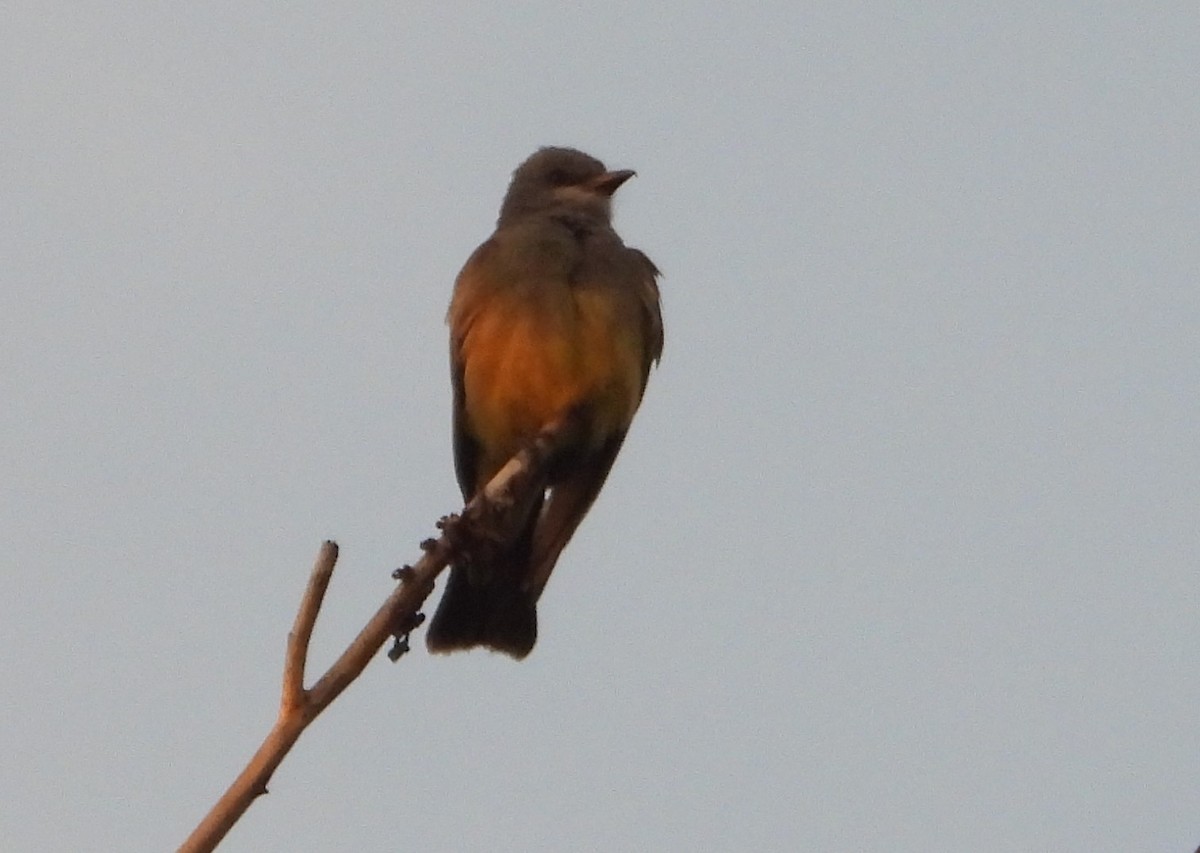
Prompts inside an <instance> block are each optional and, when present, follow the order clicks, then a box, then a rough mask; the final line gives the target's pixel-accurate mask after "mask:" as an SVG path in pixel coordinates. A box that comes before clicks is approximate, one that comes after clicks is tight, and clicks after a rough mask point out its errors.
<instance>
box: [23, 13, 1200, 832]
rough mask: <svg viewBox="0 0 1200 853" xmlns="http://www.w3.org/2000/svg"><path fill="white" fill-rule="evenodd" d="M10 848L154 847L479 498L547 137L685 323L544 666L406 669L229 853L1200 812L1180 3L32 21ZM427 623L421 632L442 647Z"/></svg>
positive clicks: (1197, 422) (553, 614)
mask: <svg viewBox="0 0 1200 853" xmlns="http://www.w3.org/2000/svg"><path fill="white" fill-rule="evenodd" d="M0 55H2V56H3V60H2V62H0V74H2V75H3V85H2V86H0V120H2V126H3V130H2V131H0V285H2V287H0V534H2V535H3V542H4V547H3V552H2V556H0V570H2V573H3V574H2V578H3V582H4V587H5V589H4V594H3V595H2V596H0V648H2V649H3V653H2V654H0V683H2V684H3V685H4V687H3V693H2V696H0V755H2V756H3V758H2V759H0V800H2V801H3V803H4V806H3V808H0V849H3V850H5V851H64V852H65V853H71V852H72V851H80V850H89V851H90V850H95V851H110V850H111V851H159V850H169V849H174V847H175V846H177V845H178V844H179V843H180V842H181V841H182V840H183V839H184V838H185V837H186V835H187V834H188V832H189V831H190V830H191V828H192V827H193V826H194V825H195V823H196V822H197V821H198V820H199V819H200V818H201V817H202V815H203V814H204V813H205V811H206V810H207V809H208V808H209V806H210V805H211V804H212V802H213V801H214V800H215V799H216V797H217V796H218V795H219V794H220V793H221V791H222V790H224V788H225V786H226V785H227V784H228V783H229V782H230V781H231V780H232V779H233V777H234V775H235V774H236V773H237V772H238V770H240V768H241V767H242V765H243V764H244V762H245V761H246V760H247V759H248V758H249V756H250V755H251V753H252V752H253V750H254V749H255V748H256V747H257V745H258V743H259V741H260V739H261V737H262V736H263V735H264V734H265V732H266V731H267V729H268V727H269V726H270V724H271V722H272V720H273V719H274V716H275V710H276V704H277V701H278V691H279V686H278V682H279V676H280V667H281V663H282V655H283V649H284V641H285V636H286V633H287V630H288V628H289V626H290V624H291V620H292V618H293V616H294V613H295V607H296V604H297V603H298V601H299V597H300V593H301V591H302V588H303V585H304V582H305V580H306V577H307V573H308V571H309V568H310V566H311V564H312V560H313V558H314V556H315V555H316V552H317V549H318V546H319V543H320V541H321V540H322V539H324V538H327V537H328V538H334V539H336V540H337V541H338V542H339V544H340V545H341V548H342V558H341V561H340V563H339V567H338V572H337V574H336V576H335V578H334V581H333V585H332V588H331V589H330V592H329V597H328V600H327V602H326V605H325V609H324V611H323V613H322V615H321V620H320V623H319V624H318V627H317V632H316V635H315V638H314V644H313V650H312V656H313V662H312V667H313V668H314V669H316V668H320V667H324V666H325V665H327V664H328V663H329V662H330V661H331V660H332V659H333V658H334V657H335V656H336V654H337V653H338V652H340V650H341V649H342V648H343V647H344V646H345V644H346V643H347V642H349V640H350V639H351V638H352V636H353V635H354V633H355V632H356V631H357V630H358V629H359V627H361V625H362V624H363V623H364V622H365V621H366V619H367V618H368V617H369V615H370V614H371V613H372V612H374V610H375V608H376V607H377V605H378V604H379V603H380V602H381V601H382V600H383V598H384V597H385V596H386V595H387V593H388V592H389V590H390V589H391V587H392V582H391V580H390V579H389V574H390V572H391V570H392V569H393V568H395V567H396V566H397V565H400V564H401V563H404V562H407V561H411V560H413V559H415V558H416V557H417V556H418V555H419V551H418V547H417V545H418V543H419V541H420V540H421V539H422V538H424V537H426V536H428V535H430V534H431V533H432V532H433V524H434V521H435V520H436V519H437V518H438V516H440V515H441V514H443V513H445V512H447V511H450V510H453V509H456V508H457V507H458V492H457V488H456V485H455V481H454V475H453V465H452V460H451V450H450V429H449V414H450V390H449V378H448V370H447V354H446V350H447V345H446V329H445V326H444V324H443V318H444V313H445V308H446V304H447V301H448V299H449V294H450V287H451V284H452V282H453V279H454V276H455V274H456V273H457V271H458V269H459V267H460V266H461V264H462V262H463V261H464V260H465V259H466V257H467V255H468V254H469V253H470V252H471V250H472V249H473V248H474V247H475V246H476V245H477V244H478V243H479V242H480V241H482V240H483V239H484V238H486V237H487V235H488V234H489V233H490V232H491V229H492V227H493V223H494V220H495V216H496V211H497V208H498V205H499V202H500V198H501V195H502V194H503V192H504V189H505V187H506V185H507V182H508V178H509V175H510V173H511V171H512V169H513V168H514V167H515V166H516V165H517V163H519V162H520V161H521V160H522V159H523V158H524V157H526V156H527V155H528V154H529V153H531V152H532V151H533V150H534V149H535V148H536V147H537V146H539V145H543V144H559V145H572V146H577V147H580V148H582V149H584V150H586V151H588V152H589V153H591V154H594V155H596V156H598V157H600V158H601V159H603V160H604V161H605V162H606V163H607V164H608V165H609V166H610V167H612V168H634V169H637V170H638V177H637V178H636V179H635V180H633V181H631V182H629V183H628V184H626V185H625V186H624V187H622V189H621V190H620V192H619V193H618V195H617V212H616V223H617V227H618V229H619V230H620V232H621V234H622V235H623V236H624V238H625V240H626V242H628V243H630V244H631V245H635V246H638V247H640V248H642V249H643V250H645V251H646V252H647V253H648V254H649V255H650V256H651V257H652V258H653V259H654V260H655V262H656V263H657V264H658V265H659V266H660V267H661V268H662V270H663V272H664V277H663V279H662V282H661V284H662V291H663V305H664V315H665V320H666V350H665V353H664V357H663V361H662V366H661V368H660V369H659V370H658V371H657V372H655V373H654V374H653V375H652V376H651V379H650V383H649V387H648V389H647V393H646V398H645V402H644V405H643V407H642V410H641V412H640V413H639V416H638V418H637V419H636V421H635V423H634V426H633V429H632V431H631V433H630V435H629V438H628V440H627V442H626V446H625V449H624V451H623V453H622V456H621V458H620V459H619V460H618V462H617V465H616V467H615V468H614V470H613V473H612V475H611V476H610V478H609V482H608V485H607V486H606V488H605V490H604V492H603V494H602V495H601V497H600V500H599V502H598V503H597V505H596V507H595V508H594V510H593V511H592V513H591V514H590V516H589V517H588V519H587V521H586V522H585V523H584V525H583V527H582V528H581V530H580V532H579V533H578V535H577V536H576V537H575V540H574V541H573V542H572V543H571V545H570V547H569V548H568V549H567V551H566V552H565V554H564V556H563V558H562V560H561V561H560V563H559V567H558V569H557V571H556V573H555V575H554V578H553V581H552V582H551V584H550V587H549V588H548V590H547V593H546V595H545V597H544V598H543V603H542V605H541V607H540V622H541V639H540V641H539V644H538V646H537V648H536V650H535V651H534V653H533V654H532V656H531V657H530V658H529V659H528V660H526V661H525V662H523V663H520V664H517V663H514V662H512V661H510V660H508V659H507V658H503V657H499V656H493V655H489V654H487V653H484V652H477V653H472V654H469V655H458V656H453V657H446V658H437V659H433V658H430V657H428V656H427V655H426V654H425V652H424V648H423V642H421V643H420V644H419V645H418V648H417V650H416V651H414V653H413V654H411V655H409V656H408V657H407V658H405V659H404V660H403V661H402V662H401V663H399V664H397V665H391V664H389V663H388V662H387V661H386V659H385V658H383V657H382V656H380V659H379V660H377V661H376V662H374V663H372V665H371V666H370V667H369V668H368V669H367V671H366V672H365V674H364V675H363V677H362V678H361V679H360V680H359V681H358V682H356V683H355V684H354V685H353V686H352V687H351V688H350V689H349V690H348V692H347V693H346V694H344V695H343V696H342V697H341V699H339V700H338V701H337V702H336V703H335V704H334V705H333V706H332V707H331V708H330V709H329V710H328V711H327V712H326V714H325V715H324V716H323V717H322V718H320V719H319V720H318V721H317V723H316V724H315V725H313V726H312V728H310V729H309V730H308V732H307V733H306V734H305V735H304V737H303V738H302V739H301V741H300V742H299V744H298V745H297V747H296V748H295V750H294V751H293V752H292V754H291V755H290V756H289V757H288V758H287V760H286V761H285V762H284V764H283V766H282V767H281V769H280V770H279V772H278V773H277V774H276V776H275V778H274V780H273V783H272V785H271V795H270V796H269V797H267V798H265V799H262V800H259V801H258V802H257V803H255V804H254V806H253V807H252V808H251V810H250V812H249V813H248V814H247V815H246V817H245V818H244V819H243V820H242V821H241V822H240V823H239V824H238V825H237V826H236V827H235V829H234V830H233V832H232V833H231V835H230V836H229V838H228V839H227V841H226V843H225V845H224V847H223V848H222V849H223V850H229V851H310V850H311V851H332V850H346V851H354V850H409V849H412V850H430V851H458V850H489V851H528V850H583V851H590V850H594V851H654V850H728V851H735V850H738V851H740V850H772V851H796V850H801V851H809V850H811V851H858V850H899V851H921V853H924V852H925V851H948V852H949V851H962V850H985V851H1048V850H1055V851H1058V850H1063V851H1066V850H1077V851H1089V853H1095V851H1114V853H1118V852H1119V853H1128V851H1133V850H1138V851H1143V850H1144V851H1178V850H1189V851H1190V850H1192V849H1194V848H1195V847H1196V845H1197V844H1198V843H1200V772H1197V767H1198V760H1200V726H1198V725H1197V708H1200V593H1198V592H1197V590H1198V588H1200V572H1198V569H1200V519H1198V517H1197V516H1198V508H1200V446H1198V445H1200V441H1198V439H1197V435H1198V428H1200V391H1198V388H1200V356H1198V350H1200V346H1198V341H1200V288H1198V284H1200V240H1198V238H1197V235H1198V234H1200V96H1198V95H1197V91H1198V90H1200V16H1197V14H1196V7H1195V5H1194V4H1193V3H1176V4H1170V3H1167V4H1144V3H1142V4H1134V3H1129V4H1117V3H1100V4H1077V3H1066V2H1059V0H1050V2H1046V1H1045V0H1042V2H1022V1H1021V0H1019V1H1018V2H1014V3H1007V4H999V5H996V4H963V3H955V4H949V3H947V4H940V3H935V4H923V5H922V4H917V5H913V4H902V3H883V2H862V3H839V4H825V5H824V7H822V8H819V7H816V6H814V5H813V4H800V3H794V2H780V3H759V4H750V5H747V4H737V5H735V4H727V5H722V4H715V3H707V4H700V3H686V4H685V3H657V4H642V3H616V2H607V3H604V4H596V5H593V6H578V5H570V4H562V3H540V2H538V3H522V4H496V3H473V4H452V5H447V4H431V3H430V4H414V3H390V4H361V7H359V8H355V7H353V6H348V5H345V4H342V5H337V4H329V3H299V4H298V3H275V4H264V3H257V2H250V3H247V2H237V3H231V2H222V3H200V4H160V3H138V2H131V3H106V4H92V5H87V4H84V5H82V6H81V5H80V4H68V3H56V2H40V3H15V4H8V5H7V7H6V12H5V15H4V24H3V26H2V27H0ZM417 639H418V640H419V641H423V637H422V636H418V637H417Z"/></svg>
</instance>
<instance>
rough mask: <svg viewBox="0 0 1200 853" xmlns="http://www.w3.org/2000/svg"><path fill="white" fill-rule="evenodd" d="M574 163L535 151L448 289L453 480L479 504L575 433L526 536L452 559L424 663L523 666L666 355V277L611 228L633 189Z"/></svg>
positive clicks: (622, 177) (584, 160) (567, 156)
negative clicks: (515, 469)
mask: <svg viewBox="0 0 1200 853" xmlns="http://www.w3.org/2000/svg"><path fill="white" fill-rule="evenodd" d="M634 174H635V173H634V172H633V171H632V170H630V169H617V170H609V169H607V168H606V167H605V165H604V163H602V162H601V161H600V160H598V159H596V158H595V157H592V156H590V155H588V154H585V153H583V152H582V151H579V150H577V149H574V148H564V147H553V146H552V147H544V148H540V149H538V150H537V151H536V152H534V153H533V154H532V155H531V156H529V157H528V158H527V159H526V160H525V161H524V162H522V163H521V164H520V165H519V166H518V167H517V168H516V170H515V171H514V172H513V174H512V181H511V183H510V184H509V187H508V191H507V192H506V193H505V196H504V200H503V202H502V203H501V205H500V214H499V217H498V219H497V221H496V229H495V232H494V233H493V234H492V235H491V237H489V238H488V239H487V240H485V241H484V242H483V243H482V244H481V245H480V246H479V247H478V248H477V249H475V251H474V252H473V253H472V254H471V255H470V257H469V258H468V260H467V262H466V264H465V265H464V266H463V268H462V271H461V272H460V273H459V274H458V277H457V279H456V280H455V284H454V291H453V295H452V297H451V300H450V308H449V311H448V313H447V318H446V319H447V324H448V326H449V328H450V367H451V369H450V374H451V386H452V389H453V418H452V421H453V435H454V441H453V444H454V467H455V474H456V476H457V480H458V485H459V488H460V489H461V491H462V495H463V499H464V500H465V501H468V502H469V501H470V500H471V498H473V497H474V496H475V495H476V494H477V493H478V492H479V491H480V490H481V489H482V488H483V487H484V486H485V485H486V484H487V482H488V481H489V480H490V479H491V478H492V477H493V476H494V475H495V474H496V473H497V472H498V471H499V470H500V468H501V467H503V466H504V464H505V463H506V462H507V461H508V460H509V459H510V458H511V457H512V456H513V455H514V454H515V453H517V452H518V451H519V450H520V449H521V448H522V447H523V446H524V445H525V444H526V443H527V442H529V441H531V440H532V439H533V438H534V437H535V436H536V435H537V434H538V433H539V431H541V430H542V429H544V428H546V427H547V426H550V425H551V424H554V423H556V422H559V421H560V420H561V419H563V418H565V417H568V416H570V417H574V418H576V420H575V421H574V422H573V423H575V424H576V425H578V427H579V428H578V429H576V430H573V431H572V432H571V434H570V436H569V439H568V443H567V446H566V447H563V448H561V449H560V452H559V453H558V454H557V455H556V456H555V457H554V459H553V460H552V461H551V463H550V466H549V468H548V471H549V473H548V475H547V479H546V484H545V488H544V489H542V490H540V491H539V492H538V494H537V495H536V497H535V498H534V500H533V501H532V505H531V506H530V507H529V509H528V513H527V515H526V516H525V517H524V518H523V519H521V522H520V525H519V532H518V533H517V535H516V536H515V538H514V539H513V540H512V541H511V542H509V543H508V544H506V545H503V546H501V547H499V548H498V549H496V552H495V553H489V554H487V555H471V556H467V557H461V558H458V559H457V561H456V562H455V564H454V565H452V566H451V568H450V577H449V580H448V581H447V583H446V590H445V592H444V593H443V595H442V599H441V601H440V602H439V604H438V607H437V610H436V611H435V613H434V616H433V619H432V621H431V622H430V625H429V630H428V633H427V634H426V646H427V648H428V649H429V650H430V651H431V652H435V653H445V652H453V651H458V650H465V649H471V648H475V647H484V648H487V649H490V650H492V651H494V652H501V653H503V654H506V655H509V656H510V657H513V658H515V659H517V660H521V659H523V658H524V657H526V656H527V655H528V654H529V652H530V651H531V650H532V649H533V646H534V644H535V642H536V641H537V603H538V599H539V598H540V596H541V594H542V591H543V589H544V588H545V585H546V581H547V580H548V579H549V577H550V573H551V571H552V570H553V568H554V566H555V563H556V562H557V561H558V558H559V555H560V554H561V553H562V550H563V548H565V547H566V545H567V542H568V541H569V540H570V539H571V536H572V535H573V534H574V533H575V530H576V528H578V526H579V524H580V522H581V521H582V520H583V517H584V515H586V514H587V511H588V509H589V508H590V507H591V505H592V503H593V501H595V499H596V496H597V494H598V493H599V492H600V488H601V486H603V485H604V481H605V479H606V477H607V476H608V472H609V469H611V468H612V465H613V461H614V460H615V459H616V457H617V453H618V451H619V450H620V449H621V445H622V443H623V442H624V440H625V435H626V432H627V431H628V430H629V426H630V423H631V422H632V420H633V416H634V413H635V412H636V411H637V409H638V407H639V405H640V404H641V401H642V396H643V393H644V391H645V389H646V381H647V378H648V376H649V373H650V368H651V366H652V365H656V364H657V363H658V361H659V359H660V357H661V355H662V348H663V322H662V310H661V304H660V297H659V288H658V278H659V270H658V268H657V267H656V266H655V265H654V263H653V262H652V261H651V260H650V258H648V257H647V256H646V255H645V253H643V252H642V251H640V250H638V249H635V248H632V247H629V246H626V245H625V244H624V242H622V240H621V238H620V237H619V236H618V235H617V232H616V231H615V230H613V227H612V197H613V193H615V192H616V191H617V189H618V188H619V187H621V186H622V185H623V184H624V183H625V182H626V181H628V180H629V179H630V178H632V177H633V176H634Z"/></svg>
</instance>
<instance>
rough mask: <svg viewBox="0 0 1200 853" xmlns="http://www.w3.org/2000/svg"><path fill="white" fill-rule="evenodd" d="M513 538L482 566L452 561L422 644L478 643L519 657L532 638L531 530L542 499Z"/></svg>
mask: <svg viewBox="0 0 1200 853" xmlns="http://www.w3.org/2000/svg"><path fill="white" fill-rule="evenodd" d="M537 504H538V505H537V506H535V507H534V508H533V512H531V513H530V518H529V522H528V523H527V524H526V527H525V529H524V530H523V531H522V533H521V535H520V536H519V537H518V538H517V540H516V541H515V542H514V543H513V544H512V545H511V546H510V547H509V548H508V549H507V550H506V551H505V552H504V553H503V554H501V555H500V556H498V557H496V558H494V559H492V560H491V561H489V564H488V565H486V566H481V565H455V566H453V567H451V569H450V580H449V581H447V582H446V591H445V592H444V593H443V594H442V600H441V602H440V603H439V604H438V608H437V610H436V611H435V612H434V614H433V621H432V622H430V624H429V631H428V633H427V634H426V635H425V645H426V647H427V648H428V649H429V651H431V652H436V653H445V652H454V651H460V650H465V649H472V648H475V647H476V646H483V647H485V648H488V649H491V650H493V651H497V652H503V653H504V654H506V655H509V656H511V657H514V658H516V659H517V660H520V659H521V658H523V657H525V656H526V655H528V654H529V652H530V651H531V650H532V649H533V645H534V643H536V642H537V593H536V592H533V591H531V590H530V589H529V585H528V582H527V581H528V578H527V576H528V574H529V561H530V556H531V552H532V548H533V531H534V528H535V526H536V525H537V519H538V515H539V512H540V509H541V501H540V500H539V501H538V502H537Z"/></svg>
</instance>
